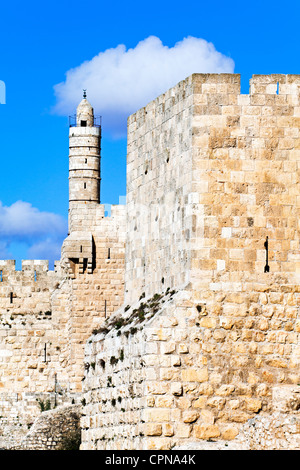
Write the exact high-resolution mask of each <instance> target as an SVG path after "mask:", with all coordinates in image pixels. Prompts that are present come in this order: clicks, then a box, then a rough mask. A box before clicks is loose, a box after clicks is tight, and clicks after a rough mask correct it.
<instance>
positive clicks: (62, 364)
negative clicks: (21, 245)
mask: <svg viewBox="0 0 300 470" xmlns="http://www.w3.org/2000/svg"><path fill="white" fill-rule="evenodd" d="M87 212H89V210H87ZM92 212H93V211H91V213H92ZM96 212H97V215H98V217H97V218H96V219H93V223H91V224H90V225H89V229H90V230H91V233H93V244H94V264H93V270H92V274H91V273H88V270H87V267H85V268H84V269H82V270H81V271H80V270H79V263H77V262H76V263H75V264H74V266H75V267H74V270H72V269H71V267H70V263H69V259H68V257H67V255H68V253H66V251H67V250H68V249H69V248H68V246H69V245H68V243H69V241H70V240H69V239H68V238H67V239H66V240H65V242H64V244H63V247H62V258H61V260H60V261H59V262H56V263H55V269H54V271H49V270H48V262H47V261H37V260H34V261H23V262H22V270H21V271H18V270H16V269H15V262H14V261H10V260H6V261H0V276H1V277H0V309H1V328H0V416H1V420H0V431H1V432H2V433H3V435H4V436H5V438H6V440H7V437H8V436H10V435H11V423H12V422H15V426H13V428H14V431H16V429H17V430H18V429H19V430H20V432H21V433H22V432H23V429H24V427H25V429H26V430H27V429H28V425H29V424H31V423H32V422H33V420H34V418H35V417H36V416H38V415H39V413H40V411H41V407H40V405H42V404H44V405H45V404H46V403H47V401H48V400H50V403H51V408H53V407H54V405H55V404H56V405H57V404H63V403H67V404H68V403H69V404H70V403H72V402H73V401H75V402H76V403H80V401H81V392H82V378H83V375H84V347H85V342H86V340H87V338H88V337H89V336H90V334H91V333H92V331H93V329H94V328H95V326H97V325H98V323H99V319H101V317H103V319H104V318H105V316H106V317H109V315H111V313H112V312H113V311H114V310H115V309H116V308H118V307H120V306H121V305H122V303H123V291H124V236H125V206H113V207H112V210H111V216H110V217H104V206H103V205H100V204H99V205H97V211H96ZM97 224H99V225H98V226H97ZM87 226H88V218H87V217H85V227H87ZM74 233H76V232H73V235H74ZM71 239H72V237H71ZM72 240H73V239H72ZM74 240H75V244H76V243H77V245H79V243H80V237H79V238H78V239H76V237H75V238H74ZM81 243H82V242H81ZM72 246H73V241H72V243H71V247H72ZM72 249H73V248H72ZM83 254H84V253H83ZM39 403H40V404H39ZM20 424H22V425H23V428H20V427H19V425H20ZM18 432H19V431H18ZM0 439H1V433H0ZM0 447H1V444H0Z"/></svg>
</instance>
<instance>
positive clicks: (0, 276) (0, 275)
mask: <svg viewBox="0 0 300 470" xmlns="http://www.w3.org/2000/svg"><path fill="white" fill-rule="evenodd" d="M2 281H3V277H2V271H0V282H2Z"/></svg>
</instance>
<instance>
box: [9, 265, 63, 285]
mask: <svg viewBox="0 0 300 470" xmlns="http://www.w3.org/2000/svg"><path fill="white" fill-rule="evenodd" d="M57 263H58V261H56V262H55V263H54V270H49V261H48V260H22V268H21V270H18V269H16V260H0V282H3V281H5V280H6V279H8V278H9V277H11V276H22V275H26V276H37V275H45V274H48V273H50V275H51V273H53V272H55V271H56V266H57ZM1 274H2V276H1ZM1 277H2V279H1Z"/></svg>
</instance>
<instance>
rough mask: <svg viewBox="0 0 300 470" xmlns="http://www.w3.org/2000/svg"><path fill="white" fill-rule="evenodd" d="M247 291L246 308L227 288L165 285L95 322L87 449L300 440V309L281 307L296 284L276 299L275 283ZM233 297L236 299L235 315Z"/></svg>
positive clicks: (254, 445)
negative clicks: (201, 295)
mask: <svg viewBox="0 0 300 470" xmlns="http://www.w3.org/2000/svg"><path fill="white" fill-rule="evenodd" d="M255 295H256V299H254V296H255ZM249 297H251V299H252V305H251V308H250V309H249V311H248V312H245V311H243V310H242V309H240V303H239V299H238V298H236V299H235V300H234V299H233V298H232V296H231V295H230V296H228V298H227V296H226V295H223V296H222V298H221V297H220V295H219V294H215V295H212V296H211V297H210V298H207V299H206V302H205V303H202V304H199V303H198V299H197V297H196V295H195V293H194V292H193V291H191V290H189V291H188V290H186V291H183V290H181V291H179V292H177V293H176V292H174V291H172V290H170V289H169V290H167V291H166V292H164V293H162V294H161V295H155V296H153V297H152V298H150V299H149V298H143V299H141V300H140V302H138V303H137V304H134V305H132V306H128V307H127V308H126V309H125V310H126V311H121V310H120V311H119V312H118V313H117V314H116V315H114V316H113V317H111V318H110V319H109V320H108V321H107V322H106V324H105V325H104V326H102V328H100V329H99V330H98V331H95V332H94V333H95V334H94V335H93V336H92V337H91V338H90V339H89V341H88V342H87V345H86V357H85V380H84V382H83V384H84V388H83V391H84V394H83V404H84V406H83V418H82V449H83V450H86V449H93V450H99V449H138V450H141V449H148V450H149V449H160V450H166V449H172V448H174V447H176V448H187V446H189V445H190V448H197V445H199V443H201V442H202V443H203V442H205V441H208V440H210V441H215V442H216V446H215V447H216V448H221V447H222V446H223V447H224V446H225V444H226V445H228V442H229V443H230V446H232V444H231V443H232V442H234V443H236V444H235V446H237V448H240V449H248V448H250V449H264V448H268V449H277V448H279V449H291V448H295V449H300V433H299V419H300V415H299V413H300V411H299V409H300V398H299V393H300V391H299V385H298V384H299V332H300V330H299V316H298V315H297V316H296V317H295V318H292V317H293V315H288V313H287V318H285V316H283V315H282V313H283V311H284V310H285V311H286V312H290V308H292V310H293V307H292V306H291V305H290V304H291V303H294V304H296V303H297V302H298V301H299V293H290V292H287V293H286V295H284V296H283V297H282V299H281V302H280V305H278V289H276V287H275V288H274V290H273V291H270V292H269V293H267V294H266V293H263V294H262V293H260V292H256V293H254V292H253V293H251V295H250V296H249ZM227 302H228V303H230V304H232V305H235V307H236V310H235V313H234V314H232V315H231V316H230V319H228V318H226V316H224V310H225V309H226V306H227ZM271 311H272V315H271V316H270V312H271ZM105 328H106V329H105ZM281 390H282V392H283V393H285V401H286V402H289V406H287V407H286V408H285V409H279V408H278V396H280V393H281V394H282V392H281ZM274 391H275V394H274ZM274 395H275V396H274ZM279 411H280V412H282V413H283V414H281V415H278V412H279ZM253 419H256V421H253V423H252V424H251V422H252V421H251V420H253ZM260 423H261V424H260ZM264 423H267V424H266V426H267V428H266V429H265V428H264ZM255 426H256V427H255ZM268 429H269V430H270V429H272V432H271V431H269V430H268ZM202 445H203V444H202ZM200 447H201V445H200ZM200 447H199V448H200ZM210 447H211V446H208V447H206V448H210Z"/></svg>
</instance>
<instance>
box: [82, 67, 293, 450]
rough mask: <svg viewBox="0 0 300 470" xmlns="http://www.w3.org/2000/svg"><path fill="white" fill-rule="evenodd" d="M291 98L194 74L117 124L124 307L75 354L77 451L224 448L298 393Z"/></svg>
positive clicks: (282, 81)
mask: <svg viewBox="0 0 300 470" xmlns="http://www.w3.org/2000/svg"><path fill="white" fill-rule="evenodd" d="M299 87H300V77H299V76H293V75H270V76H253V78H252V79H251V82H250V93H249V95H242V94H240V77H239V76H238V75H231V74H220V75H216V74H209V75H205V74H194V75H192V76H190V77H188V78H187V79H186V80H184V81H183V82H180V83H179V84H178V85H177V86H175V87H173V88H172V89H170V90H169V91H167V92H166V93H165V94H164V95H161V96H160V97H158V98H157V99H156V100H154V101H152V102H151V103H149V104H148V105H147V106H146V107H145V108H143V109H141V110H139V111H138V112H137V113H135V114H134V115H132V116H131V117H130V118H129V120H128V124H129V126H128V167H127V169H128V175H127V180H128V188H127V189H128V194H127V203H128V214H127V217H128V233H127V239H126V272H125V303H124V305H125V306H126V307H125V309H124V311H122V310H120V311H119V312H118V315H119V318H117V319H116V321H115V323H114V324H112V325H111V326H110V327H108V332H106V337H105V336H104V337H99V336H96V337H94V338H91V339H90V342H89V343H88V345H87V353H86V363H87V367H88V371H87V372H86V379H85V385H84V387H85V399H86V407H85V409H84V414H85V417H84V418H83V427H84V436H85V437H84V439H83V448H130V446H132V447H135V448H139V449H141V448H147V449H149V448H156V449H166V448H172V447H173V446H182V445H187V444H188V443H189V442H194V441H195V440H196V441H197V440H198V441H201V440H207V439H215V440H230V439H237V438H238V435H239V434H240V433H241V427H242V426H243V425H246V423H247V422H248V421H249V420H250V419H252V418H253V417H254V416H255V415H257V414H259V415H260V416H265V417H269V418H270V416H271V415H272V413H273V410H274V400H273V390H274V388H277V387H286V386H291V387H292V386H296V385H297V384H298V383H299V378H300V377H299V373H300V367H299V366H300V349H299V344H300V341H299V339H300V338H299V333H300V330H299V321H300V318H299V233H300V232H299V224H298V212H299V200H300V199H299V195H300V194H299V158H300V147H299V123H300V121H299V119H300V115H299V110H300V106H299ZM167 288H168V290H167V291H166V289H167ZM174 289H175V290H176V291H177V292H178V293H177V294H176V297H172V299H168V300H167V299H166V298H165V296H166V295H170V292H173V290H174ZM162 293H163V294H164V296H163V297H162V298H161V300H164V301H165V303H164V305H161V304H160V306H159V307H158V306H156V307H155V299H156V298H159V297H160V296H161V295H162ZM144 295H145V298H147V299H148V300H147V302H146V301H145V300H142V299H143V296H144ZM173 295H175V294H173ZM139 299H140V300H139ZM149 299H151V300H149ZM139 302H143V303H144V304H145V303H147V305H148V307H147V306H146V307H145V305H142V306H141V308H140V307H138V303H139ZM134 304H136V305H135V306H134ZM151 305H152V307H151ZM131 309H133V310H131ZM147 309H149V313H148V315H149V316H150V317H151V316H152V314H154V317H152V318H151V320H150V319H149V318H147V315H146V317H145V313H146V311H148V310H147ZM153 309H154V310H155V311H153ZM125 311H126V312H125ZM128 312H129V313H128ZM151 312H152V313H151ZM127 315H129V317H128V319H127ZM130 315H132V316H131V319H130ZM138 319H140V320H141V321H142V323H143V322H144V323H143V324H142V325H141V324H137V325H136V324H133V325H131V323H132V322H133V323H134V322H136V321H137V323H139V321H138ZM130 325H131V326H130ZM141 326H142V329H141V330H139V328H141ZM115 328H117V332H116V331H115ZM130 328H133V329H130ZM136 328H137V331H136ZM99 334H100V333H99ZM102 334H104V335H105V332H104V333H102ZM122 351H123V352H122ZM120 357H123V358H125V359H124V360H123V361H122V360H120ZM116 359H117V360H116ZM104 362H105V371H104V370H103V369H104V368H103V365H104ZM111 383H112V384H113V386H110V385H111ZM133 389H134V390H135V391H134V392H133V394H134V396H131V391H132V390H133ZM122 404H123V405H122ZM298 410H299V408H298V409H296V410H291V411H292V412H295V413H296V414H297V413H298V412H299V411H298ZM296 428H297V426H296ZM297 429H298V428H297ZM293 432H294V431H293ZM283 434H284V432H283V431H282V435H283ZM298 437H299V429H298V431H297V430H296V435H295V436H293V438H292V441H293V445H294V446H295V447H297V448H299V439H298ZM254 441H255V439H254ZM244 444H245V443H244ZM253 445H254V444H253ZM274 445H275V447H276V445H278V446H279V447H280V446H282V444H280V443H279V442H276V443H274ZM254 446H255V445H254ZM283 447H284V445H283ZM281 448H282V447H281Z"/></svg>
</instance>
